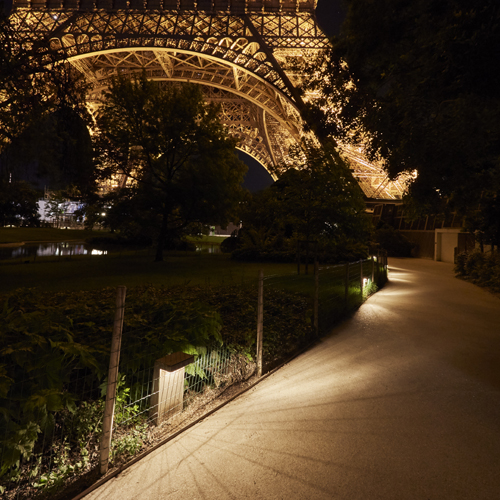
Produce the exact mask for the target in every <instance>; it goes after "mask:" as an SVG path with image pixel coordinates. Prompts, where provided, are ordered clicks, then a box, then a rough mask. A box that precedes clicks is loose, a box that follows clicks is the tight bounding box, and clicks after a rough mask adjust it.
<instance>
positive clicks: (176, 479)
mask: <svg viewBox="0 0 500 500" xmlns="http://www.w3.org/2000/svg"><path fill="white" fill-rule="evenodd" d="M389 264H390V282H389V284H388V285H387V286H386V287H385V288H384V289H383V290H382V291H381V292H379V293H377V294H376V295H374V296H373V297H371V298H370V299H369V300H368V301H367V302H366V304H365V305H363V306H362V307H361V309H360V310H359V311H358V312H357V313H356V314H355V316H354V317H353V318H352V319H350V320H349V321H347V322H345V323H343V324H342V325H340V326H339V327H337V328H335V330H334V331H333V332H332V333H331V334H330V335H328V336H327V337H325V338H323V339H322V341H321V342H320V343H319V344H318V345H317V346H315V347H314V348H313V349H311V350H310V351H308V352H306V353H305V354H303V355H301V356H299V357H298V358H297V359H295V360H294V361H293V362H291V363H290V364H288V365H286V366H285V367H283V368H282V369H281V370H279V371H278V372H276V373H275V374H273V375H271V376H270V377H269V378H267V379H266V380H264V381H262V383H260V384H259V385H258V386H256V387H255V388H253V389H252V390H251V391H249V392H247V393H246V394H244V395H243V396H241V397H239V398H238V399H236V400H235V401H233V402H232V403H230V404H229V405H227V406H226V407H224V408H222V409H221V410H220V411H218V412H217V413H216V414H214V415H212V416H210V417H208V418H206V419H205V420H204V421H202V422H201V423H199V424H197V425H195V426H194V427H193V428H191V429H189V430H188V431H186V432H185V433H184V434H182V435H181V436H179V437H177V438H176V439H175V440H173V441H171V442H169V443H167V444H166V445H165V446H163V447H161V448H159V449H158V450H156V451H155V452H153V453H151V454H150V455H148V456H147V457H145V458H144V459H143V460H142V461H141V462H139V463H137V464H135V465H134V466H132V467H130V468H129V469H127V470H126V471H124V472H123V473H122V474H120V475H119V476H117V477H116V478H114V479H112V480H110V481H109V482H107V483H106V484H104V485H103V486H101V487H100V488H99V489H98V490H96V491H94V492H92V493H91V494H89V495H88V496H87V497H85V498H86V500H91V499H96V500H97V499H99V500H111V499H119V500H128V499H144V500H146V499H147V500H157V499H169V500H181V499H182V500H191V499H208V500H212V499H214V500H215V499H217V500H222V499H246V498H248V499H250V498H251V499H287V500H288V499H346V500H355V499H363V500H365V499H366V500H373V499H384V500H387V499H398V500H400V499H402V500H410V499H419V500H421V499H436V500H443V499H453V500H459V499H474V500H478V499H499V498H500V299H499V298H498V297H495V296H493V295H491V294H490V293H488V292H487V291H484V290H482V289H480V288H477V287H475V286H474V285H472V284H470V283H466V282H463V281H460V280H458V279H456V278H454V277H453V270H452V266H451V265H449V264H445V263H440V262H433V261H426V260H413V259H391V260H390V262H389ZM264 321H265V320H264ZM264 334H265V333H264Z"/></svg>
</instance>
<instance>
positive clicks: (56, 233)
mask: <svg viewBox="0 0 500 500" xmlns="http://www.w3.org/2000/svg"><path fill="white" fill-rule="evenodd" d="M103 234H106V233H105V232H104V231H86V230H83V229H54V228H51V227H0V243H22V242H28V241H70V240H79V241H83V240H85V239H86V238H90V237H92V236H99V235H103Z"/></svg>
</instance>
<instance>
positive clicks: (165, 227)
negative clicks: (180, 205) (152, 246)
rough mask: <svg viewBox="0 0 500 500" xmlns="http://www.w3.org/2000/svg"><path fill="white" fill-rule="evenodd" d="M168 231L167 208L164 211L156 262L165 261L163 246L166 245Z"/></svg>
mask: <svg viewBox="0 0 500 500" xmlns="http://www.w3.org/2000/svg"><path fill="white" fill-rule="evenodd" d="M167 232H168V209H167V208H165V210H164V212H163V219H162V221H161V228H160V234H159V235H158V245H157V247H156V257H155V262H163V247H164V246H165V239H166V237H167Z"/></svg>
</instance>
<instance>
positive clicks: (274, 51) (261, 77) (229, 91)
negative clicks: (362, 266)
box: [11, 0, 401, 198]
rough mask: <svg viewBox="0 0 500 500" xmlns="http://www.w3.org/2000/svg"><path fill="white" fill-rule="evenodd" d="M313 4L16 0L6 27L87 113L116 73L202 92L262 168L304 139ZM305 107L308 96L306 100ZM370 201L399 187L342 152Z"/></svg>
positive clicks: (302, 0) (319, 43) (281, 0)
mask: <svg viewBox="0 0 500 500" xmlns="http://www.w3.org/2000/svg"><path fill="white" fill-rule="evenodd" d="M316 3H317V0H14V5H13V11H12V14H11V19H12V20H13V21H14V22H15V24H16V25H17V28H18V29H19V30H21V31H24V30H26V31H29V32H31V33H39V34H40V36H43V37H44V38H47V39H49V40H50V44H51V46H52V47H53V48H59V49H60V48H63V49H64V50H65V52H66V54H67V57H68V60H69V62H70V63H71V64H72V65H73V66H74V67H75V68H77V69H78V70H79V71H81V72H82V73H84V74H85V76H86V78H88V79H89V80H90V81H91V82H92V83H93V84H94V85H93V91H92V93H91V95H89V96H88V100H89V105H90V106H91V107H94V108H97V107H98V105H99V100H100V95H101V93H102V92H103V90H105V89H106V88H107V87H108V85H109V82H110V79H111V77H112V76H113V75H114V74H117V73H120V74H127V73H128V74H130V73H133V72H141V71H142V70H143V69H145V70H146V72H147V75H148V77H149V78H151V79H154V80H158V81H177V82H187V81H189V82H192V83H197V84H200V85H202V86H203V89H204V92H205V95H206V97H207V99H209V100H212V101H218V102H220V103H221V105H222V117H221V119H222V121H223V122H224V123H225V124H226V125H227V126H228V127H229V129H230V131H231V133H232V134H234V135H236V136H237V137H238V138H239V140H240V144H239V148H240V149H241V150H243V151H245V152H246V153H248V154H249V155H251V156H252V157H254V158H255V159H257V160H258V161H259V162H260V163H261V164H262V165H263V166H264V167H266V168H267V169H270V167H271V166H272V165H276V164H279V163H281V162H283V161H286V157H287V153H288V148H289V147H290V145H291V144H293V143H296V142H297V141H298V140H299V139H300V138H301V136H302V135H303V124H302V120H301V117H300V112H299V109H300V107H301V97H300V96H299V94H298V92H297V90H296V88H297V86H298V85H299V84H300V83H301V80H302V79H303V78H305V77H307V75H304V74H303V72H302V71H301V67H302V66H303V61H305V60H310V59H311V58H312V57H314V56H316V55H317V54H318V53H319V52H320V51H323V50H324V49H325V47H326V44H327V43H328V42H327V39H326V37H325V35H324V34H323V33H322V32H321V30H320V28H319V27H318V25H317V23H316V19H315V14H314V11H315V7H316ZM304 99H307V96H304ZM349 156H350V158H351V167H352V169H353V171H354V174H355V176H356V178H357V179H358V181H359V182H360V185H361V187H362V188H363V190H364V191H365V194H366V195H367V196H368V197H377V198H398V197H400V194H401V186H399V185H398V184H395V183H388V182H386V176H385V175H384V173H383V172H382V171H381V169H379V168H377V167H374V166H373V165H370V164H368V163H366V162H364V161H363V160H362V158H358V157H357V156H356V154H354V153H353V152H352V151H351V153H350V154H349Z"/></svg>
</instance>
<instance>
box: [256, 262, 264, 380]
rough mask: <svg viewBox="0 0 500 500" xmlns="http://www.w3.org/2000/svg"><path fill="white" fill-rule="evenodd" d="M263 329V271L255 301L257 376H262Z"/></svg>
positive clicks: (260, 275)
mask: <svg viewBox="0 0 500 500" xmlns="http://www.w3.org/2000/svg"><path fill="white" fill-rule="evenodd" d="M263 327H264V271H263V270H262V269H261V270H260V271H259V294H258V300H257V376H258V377H261V376H262V338H263Z"/></svg>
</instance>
